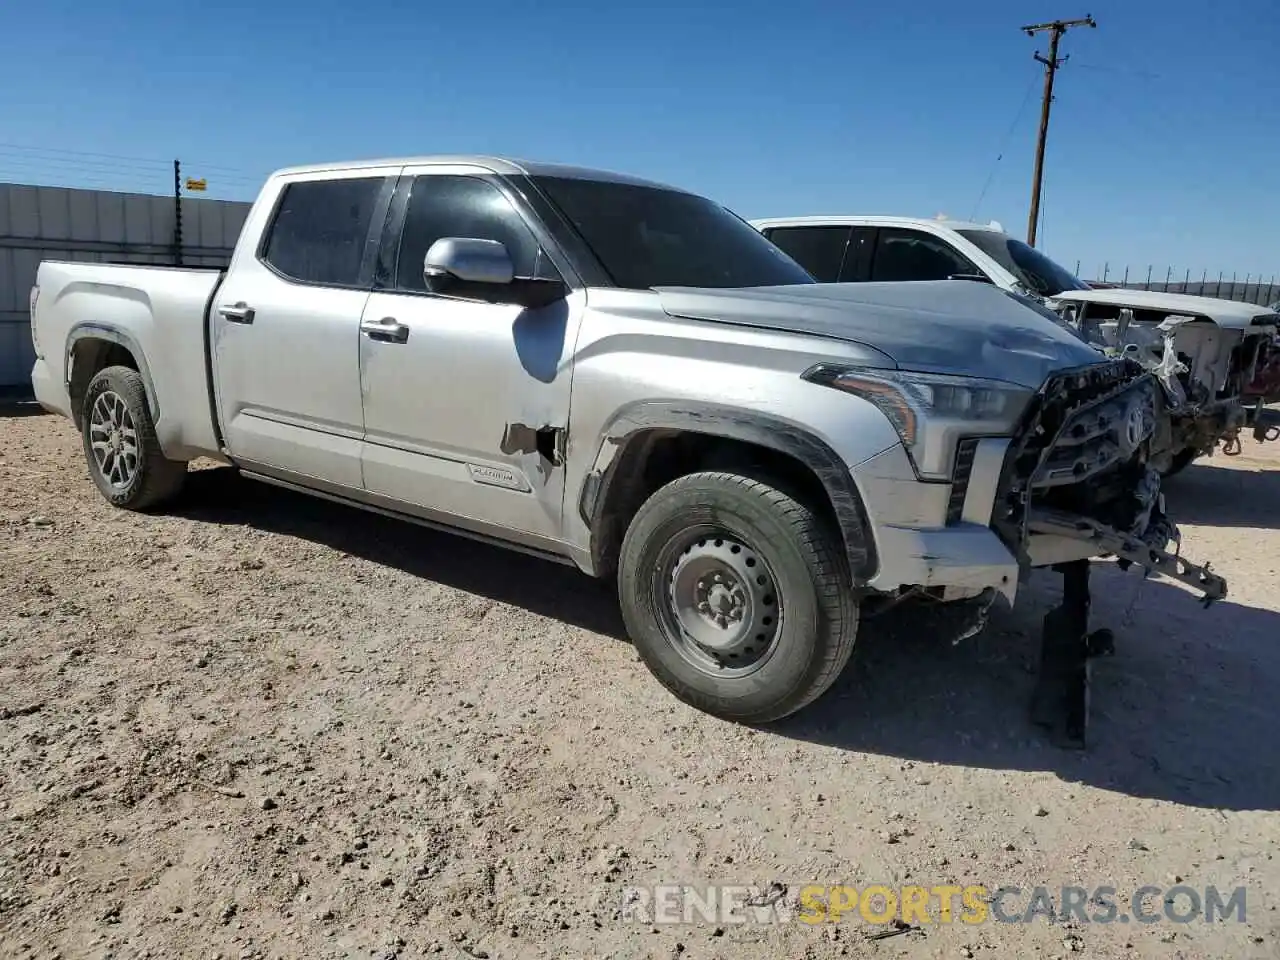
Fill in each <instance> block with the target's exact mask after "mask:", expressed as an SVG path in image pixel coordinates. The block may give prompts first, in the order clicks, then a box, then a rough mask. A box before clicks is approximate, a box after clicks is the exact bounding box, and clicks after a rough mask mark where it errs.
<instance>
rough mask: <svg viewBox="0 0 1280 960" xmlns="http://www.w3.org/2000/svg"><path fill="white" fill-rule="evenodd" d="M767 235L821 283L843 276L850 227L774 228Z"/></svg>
mask: <svg viewBox="0 0 1280 960" xmlns="http://www.w3.org/2000/svg"><path fill="white" fill-rule="evenodd" d="M766 236H767V237H768V238H769V239H770V240H772V241H773V242H774V243H776V244H777V245H778V246H780V247H781V248H782V249H783V250H785V251H786V252H787V255H788V256H790V257H791V259H792V260H794V261H795V262H796V263H798V264H800V266H802V267H804V268H805V269H806V270H808V271H809V272H810V273H811V274H813V278H814V279H815V280H818V281H819V282H821V283H835V282H836V281H837V280H839V279H840V264H841V263H842V262H844V249H845V245H846V243H847V242H848V240H849V228H848V227H774V228H773V229H772V230H769V231H768V232H767V233H766Z"/></svg>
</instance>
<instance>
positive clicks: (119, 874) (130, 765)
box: [0, 408, 1280, 960]
mask: <svg viewBox="0 0 1280 960" xmlns="http://www.w3.org/2000/svg"><path fill="white" fill-rule="evenodd" d="M190 479H191V483H190V487H189V490H188V492H187V493H186V495H185V496H184V498H183V500H182V502H181V503H180V504H179V505H178V506H177V507H176V508H175V509H174V511H173V512H172V513H170V514H169V515H164V516H140V515H134V514H129V513H125V512H121V511H116V510H112V509H111V508H110V507H108V506H107V504H106V503H105V502H104V501H103V500H102V499H101V498H100V497H99V496H98V494H97V493H96V491H95V490H94V488H93V487H92V485H91V483H90V482H89V480H88V478H87V476H86V472H85V467H84V464H83V461H82V457H81V453H80V449H79V442H78V438H77V436H76V435H75V433H74V430H73V428H72V427H71V426H70V425H69V424H68V423H67V422H66V421H63V420H59V419H55V418H52V417H48V416H44V415H38V414H35V413H33V412H32V411H30V410H29V409H27V410H23V409H20V408H10V409H9V410H7V411H5V412H3V413H0V598H3V599H0V956H3V957H6V958H8V957H15V958H23V957H28V956H31V957H52V956H61V957H63V958H72V957H94V958H102V957H108V956H110V957H114V958H131V957H175V956H178V957H188V956H190V957H202V958H211V957H216V956H221V957H224V958H254V957H307V958H323V957H381V958H390V957H400V958H407V957H419V956H428V957H431V956H443V957H445V958H450V960H465V958H468V957H485V956H488V957H492V958H495V960H496V958H523V957H530V958H534V957H547V958H557V960H558V958H576V957H583V958H585V957H617V958H624V957H660V958H674V957H681V958H725V960H730V958H732V960H739V958H744V960H750V958H778V957H787V958H800V957H805V958H825V957H835V956H854V957H910V958H923V957H963V958H971V957H976V958H981V960H987V958H992V960H994V958H1011V957H1041V956H1043V957H1053V956H1074V955H1076V954H1082V955H1084V956H1092V957H1187V958H1191V957H1232V958H1252V957H1258V958H1262V957H1268V958H1274V957H1276V956H1278V955H1280V914H1277V912H1276V902H1277V896H1276V893H1275V891H1276V889H1277V888H1278V885H1280V862H1278V861H1276V860H1275V859H1273V857H1274V855H1275V853H1276V852H1277V851H1280V813H1278V812H1277V811H1280V740H1277V729H1278V728H1280V722H1278V721H1280V696H1277V691H1278V690H1280V594H1278V593H1277V591H1276V585H1277V583H1278V582H1280V532H1277V527H1280V456H1277V453H1276V448H1275V447H1269V448H1265V449H1264V448H1259V447H1257V446H1256V445H1255V444H1253V442H1252V441H1251V440H1246V441H1245V452H1244V455H1243V456H1239V457H1235V458H1226V457H1222V456H1218V457H1215V458H1213V459H1212V460H1211V461H1209V462H1208V463H1205V464H1203V465H1199V464H1198V465H1196V466H1193V467H1192V468H1190V469H1189V470H1188V471H1187V472H1186V473H1184V474H1183V475H1182V476H1180V477H1179V478H1177V479H1176V480H1173V481H1170V483H1169V484H1168V496H1169V503H1170V509H1171V512H1172V513H1173V514H1174V515H1175V517H1176V518H1177V519H1178V520H1179V521H1180V522H1181V523H1182V525H1183V530H1184V533H1185V544H1184V546H1185V550H1186V552H1187V553H1188V554H1189V555H1190V556H1192V557H1194V558H1197V559H1203V558H1211V559H1212V560H1213V561H1214V566H1215V569H1217V570H1219V571H1220V572H1222V573H1224V574H1225V575H1226V576H1227V577H1228V579H1229V581H1230V585H1231V596H1230V599H1229V600H1227V601H1225V602H1223V603H1220V604H1218V605H1216V606H1214V607H1213V608H1212V609H1210V610H1208V611H1204V610H1201V609H1200V608H1199V606H1198V605H1197V603H1196V602H1195V599H1194V596H1193V595H1192V594H1191V593H1190V592H1188V591H1186V590H1184V589H1183V588H1181V587H1179V586H1177V585H1171V584H1169V583H1166V582H1160V581H1155V580H1151V581H1146V582H1143V581H1142V580H1141V579H1140V578H1139V577H1138V576H1137V575H1136V574H1134V573H1132V572H1131V573H1129V574H1127V575H1126V574H1122V573H1121V572H1119V571H1118V570H1117V569H1116V568H1115V567H1114V566H1112V565H1110V564H1100V565H1098V567H1097V568H1096V573H1095V575H1094V585H1095V603H1094V619H1095V623H1097V624H1108V625H1112V626H1114V627H1115V628H1116V632H1117V644H1118V649H1117V653H1116V656H1115V657H1114V658H1108V659H1104V660H1100V661H1097V662H1096V665H1095V673H1094V676H1095V681H1096V682H1095V687H1094V691H1093V719H1094V725H1093V736H1094V744H1093V745H1092V746H1091V748H1090V749H1089V750H1088V751H1087V752H1085V753H1083V754H1081V753H1073V752H1067V751H1061V750H1057V749H1055V748H1053V747H1051V746H1049V745H1048V744H1047V743H1046V742H1045V741H1044V740H1043V738H1042V737H1041V736H1040V735H1039V734H1038V733H1037V732H1036V731H1035V730H1034V728H1031V727H1030V726H1029V725H1028V723H1027V721H1026V719H1025V705H1026V703H1027V701H1028V697H1029V694H1030V691H1031V686H1032V682H1033V679H1034V675H1033V672H1032V671H1033V667H1034V664H1035V654H1036V645H1035V639H1036V637H1037V636H1038V631H1039V621H1040V618H1041V617H1042V616H1043V614H1044V612H1045V611H1046V610H1047V609H1048V607H1049V606H1051V605H1052V603H1053V602H1054V597H1055V594H1056V591H1057V586H1058V585H1057V580H1058V578H1057V577H1056V576H1053V575H1048V574H1045V575H1040V574H1037V575H1035V576H1034V577H1033V578H1032V579H1031V581H1030V582H1029V583H1028V584H1026V585H1025V586H1024V591H1023V593H1022V595H1021V596H1020V597H1019V602H1018V606H1017V609H1016V610H1015V611H1012V612H1010V611H1007V610H1005V611H997V613H996V614H995V616H994V618H993V620H992V623H991V624H990V625H989V626H988V628H987V629H986V630H985V631H984V632H983V633H982V634H980V635H979V636H977V637H975V638H974V639H973V640H970V641H967V642H965V643H963V644H961V645H959V646H955V647H953V646H952V645H951V644H950V643H948V642H947V640H946V635H945V623H941V622H939V621H937V620H936V619H931V618H930V617H928V616H926V615H925V613H924V612H922V611H911V610H907V611H902V612H894V613H892V614H889V615H886V616H884V617H882V618H880V619H878V620H875V621H872V622H868V623H867V624H865V626H864V630H863V633H862V635H861V637H860V638H859V647H858V650H857V651H856V652H855V655H854V660H853V663H852V664H851V666H850V668H849V669H848V670H847V671H846V673H845V675H844V676H843V677H842V678H841V679H840V681H839V682H838V683H837V685H836V687H835V688H834V689H833V690H832V691H831V693H830V694H828V695H827V696H826V697H825V698H824V699H822V700H821V701H820V702H819V703H818V704H816V705H815V706H813V707H812V708H810V709H809V710H808V711H806V712H804V713H802V714H801V715H799V716H798V717H794V718H791V719H790V720H788V721H786V722H783V723H781V724H778V725H776V726H774V727H771V728H769V729H767V730H750V729H745V728H742V727H739V726H734V725H731V724H728V723H724V722H721V721H718V720H715V719H713V718H711V717H708V716H705V715H703V714H699V713H697V712H695V711H693V710H691V709H689V708H686V707H684V706H683V705H681V704H679V703H678V702H676V701H675V700H673V699H672V698H671V697H670V696H669V695H668V694H666V693H665V692H664V691H663V690H662V689H661V688H660V687H659V685H658V684H657V683H656V681H654V680H653V679H651V678H650V676H649V675H648V673H647V672H646V671H645V669H644V667H643V666H642V665H641V664H640V663H639V662H638V660H637V658H636V656H635V654H634V653H633V651H632V649H631V647H630V646H629V644H628V643H627V642H626V641H625V639H623V637H622V631H621V626H620V618H619V615H618V612H617V608H616V604H615V601H614V599H613V596H612V593H611V590H610V589H608V588H605V587H601V586H599V585H597V584H595V583H594V582H592V581H590V580H588V579H586V578H584V577H582V576H581V575H579V574H577V573H576V572H574V571H571V570H567V569H562V568H558V567H556V566H554V565H550V564H546V563H543V562H541V561H537V560H533V559H529V558H525V557H523V556H520V555H518V554H514V553H509V552H507V551H502V550H498V549H495V548H489V547H485V546H481V545H477V544H473V543H470V542H468V541H465V540H461V539H456V538H452V537H448V536H445V535H440V534H435V533H430V532H426V531H423V530H421V529H418V528H416V527H412V526H409V525H404V524H397V523H395V522H392V521H384V520H382V519H381V518H377V517H373V516H369V515H366V514H363V513H360V512H357V511H353V510H349V509H346V508H343V507H339V506H335V505H332V504H329V503H326V502H323V501H319V500H314V499H311V498H307V497H303V496H299V495H294V494H291V493H286V492H283V491H279V490H275V489H273V488H269V487H265V486H261V485H257V484H254V483H251V482H249V481H245V480H241V479H239V478H238V477H237V476H236V474H235V473H234V472H232V471H231V470H229V469H226V468H221V467H212V468H206V469H202V470H199V471H198V472H196V473H195V475H194V476H192V477H191V478H190ZM1179 878H1180V879H1179ZM655 883H689V884H694V885H696V886H698V887H701V886H702V885H704V884H708V883H717V884H742V885H762V886H764V887H766V888H767V887H768V885H769V884H771V883H777V884H785V885H786V886H787V893H786V897H785V898H784V900H783V903H794V900H795V897H796V895H797V892H798V890H799V888H800V886H802V885H803V884H806V883H816V884H841V883H849V884H854V885H856V886H857V887H859V888H862V887H865V886H866V885H868V884H875V883H883V884H887V885H889V886H896V885H904V884H922V885H925V886H930V887H931V886H934V885H939V884H947V883H954V884H958V885H965V884H983V885H986V886H987V887H988V888H989V889H991V890H995V889H996V888H997V887H999V886H1002V885H1006V884H1012V885H1018V886H1020V887H1022V888H1023V889H1024V891H1025V892H1026V894H1027V896H1024V897H1023V898H1022V899H1021V900H1018V899H1016V898H1015V899H1012V900H1010V901H1008V903H1007V904H1006V907H1005V909H1006V912H1012V913H1015V914H1016V913H1020V912H1021V911H1022V910H1024V909H1025V908H1026V906H1027V901H1028V899H1029V893H1030V890H1031V888H1033V887H1035V886H1037V885H1044V886H1046V887H1048V888H1050V890H1052V891H1057V890H1058V889H1059V888H1060V887H1061V886H1062V885H1064V884H1071V885H1075V884H1078V885H1081V886H1084V887H1086V888H1088V889H1090V890H1092V889H1094V888H1095V887H1097V886H1102V885H1107V886H1111V887H1114V888H1116V889H1117V891H1119V895H1118V899H1119V900H1120V901H1121V903H1122V906H1123V905H1126V904H1127V900H1125V897H1126V895H1127V894H1128V893H1129V892H1131V891H1132V890H1134V889H1135V888H1137V887H1139V886H1142V885H1144V884H1151V885H1153V886H1157V887H1160V888H1162V889H1167V888H1169V887H1172V886H1173V885H1175V884H1176V883H1185V884H1187V885H1189V886H1191V887H1193V888H1195V889H1197V890H1199V891H1203V890H1204V889H1205V887H1206V886H1207V885H1210V884H1213V885H1216V886H1218V887H1219V888H1220V889H1222V890H1223V891H1225V892H1227V893H1229V892H1230V891H1231V890H1232V889H1234V888H1235V887H1238V886H1241V885H1243V886H1245V887H1246V896H1247V899H1246V903H1247V913H1246V922H1244V923H1239V922H1236V921H1235V920H1231V921H1229V922H1221V921H1219V922H1217V923H1214V924H1206V923H1204V922H1202V921H1197V922H1193V923H1189V924H1175V923H1171V922H1169V921H1168V920H1163V919H1162V920H1161V921H1160V922H1158V923H1154V924H1150V925H1147V924H1137V923H1130V924H1119V923H1113V924H1098V923H1081V922H1079V920H1078V919H1067V920H1066V921H1062V920H1058V921H1056V922H1049V921H1047V920H1045V919H1044V918H1043V917H1041V918H1038V919H1035V920H1034V922H1032V923H1030V924H1013V925H1011V924H1003V923H994V922H987V923H983V924H977V925H970V924H962V923H952V924H940V923H933V924H930V925H921V926H920V929H911V930H906V931H899V930H896V929H894V928H892V927H885V926H882V925H874V924H871V923H868V922H866V921H865V920H864V919H862V918H861V917H860V916H859V913H858V911H856V910H855V911H854V912H853V913H851V914H849V915H846V916H845V918H844V920H843V921H842V922H841V923H839V924H830V923H827V924H820V925H808V924H805V923H800V922H791V923H785V924H772V925H766V924H759V923H749V924H734V923H725V922H719V921H706V920H704V919H702V918H701V917H700V916H698V915H696V914H695V915H694V916H693V917H692V918H691V919H692V920H693V922H692V923H687V924H686V923H680V924H674V925H672V924H655V923H651V922H641V921H642V919H643V918H642V917H637V916H626V915H620V913H619V910H618V907H619V905H620V902H621V899H620V897H621V893H620V892H621V890H622V889H623V888H624V887H627V886H643V885H649V884H655ZM774 889H775V890H777V889H778V888H776V887H775V888H774ZM1161 899H1162V897H1160V896H1157V897H1156V898H1155V900H1154V903H1155V907H1156V909H1157V910H1159V909H1160V900H1161ZM1090 912H1091V913H1094V912H1096V911H1094V910H1090ZM1121 912H1123V910H1122V911H1121ZM933 916H934V919H937V912H936V910H935V911H934V913H933ZM878 933H894V934H898V935H895V936H890V937H885V938H882V939H872V938H873V937H875V935H876V934H878Z"/></svg>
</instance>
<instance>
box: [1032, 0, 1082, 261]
mask: <svg viewBox="0 0 1280 960" xmlns="http://www.w3.org/2000/svg"><path fill="white" fill-rule="evenodd" d="M1096 26H1097V23H1095V22H1094V19H1093V17H1091V16H1089V15H1088V14H1085V16H1084V18H1083V19H1080V20H1054V21H1053V22H1052V23H1034V24H1031V25H1030V26H1026V27H1023V28H1022V30H1023V32H1024V33H1026V35H1027V36H1029V37H1034V36H1035V35H1036V34H1037V33H1046V32H1047V33H1048V34H1049V56H1048V57H1042V56H1040V51H1039V50H1037V51H1036V59H1037V60H1039V61H1040V62H1041V63H1043V64H1044V100H1043V102H1042V103H1041V105H1040V135H1039V136H1038V137H1037V138H1036V169H1035V174H1034V175H1033V177H1032V181H1031V211H1030V213H1029V214H1028V215H1027V243H1029V244H1030V245H1031V246H1033V247H1034V246H1035V245H1036V223H1037V221H1038V220H1039V219H1040V186H1041V183H1042V181H1043V179H1044V146H1045V141H1046V140H1047V139H1048V137H1049V107H1050V105H1051V104H1052V103H1053V77H1054V74H1056V73H1057V72H1058V68H1059V67H1061V66H1062V65H1063V64H1064V63H1066V62H1067V57H1061V58H1060V57H1059V56H1058V43H1059V41H1061V40H1062V35H1063V34H1064V33H1066V32H1067V31H1068V30H1070V29H1071V28H1072V27H1096Z"/></svg>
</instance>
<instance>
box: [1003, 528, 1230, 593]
mask: <svg viewBox="0 0 1280 960" xmlns="http://www.w3.org/2000/svg"><path fill="white" fill-rule="evenodd" d="M1028 527H1029V528H1030V529H1031V531H1032V532H1033V533H1040V534H1048V535H1051V536H1058V537H1067V538H1069V539H1073V540H1080V541H1082V542H1085V543H1088V544H1090V545H1091V546H1093V547H1096V551H1095V554H1113V555H1115V556H1116V557H1118V558H1120V559H1121V560H1122V561H1124V562H1125V564H1126V565H1128V564H1135V565H1137V566H1140V567H1142V568H1144V569H1145V570H1148V571H1150V572H1153V573H1159V574H1162V575H1164V576H1166V577H1169V578H1170V579H1172V580H1177V581H1179V582H1180V583H1185V584H1186V585H1187V586H1189V587H1193V588H1195V589H1197V590H1200V591H1202V592H1203V596H1202V597H1201V598H1200V599H1201V602H1202V603H1203V604H1204V605H1205V606H1206V607H1207V606H1209V604H1211V603H1213V602H1214V601H1215V600H1221V599H1223V598H1224V597H1226V595H1227V581H1226V580H1225V579H1224V578H1223V577H1221V576H1220V575H1219V574H1216V573H1214V572H1213V571H1212V570H1211V569H1210V567H1209V564H1207V563H1205V564H1197V563H1192V562H1191V561H1190V560H1187V559H1186V558H1185V557H1183V556H1182V555H1181V549H1180V548H1181V537H1180V536H1179V534H1178V531H1177V527H1175V526H1174V525H1173V524H1172V523H1170V522H1169V521H1168V520H1166V519H1164V518H1160V519H1158V520H1157V521H1156V522H1154V523H1153V524H1151V525H1150V526H1149V527H1148V529H1147V531H1146V532H1145V533H1144V534H1143V536H1141V537H1135V536H1133V535H1132V534H1128V535H1126V534H1123V533H1121V532H1120V531H1119V530H1116V529H1113V528H1112V527H1108V526H1106V525H1105V524H1102V523H1099V522H1098V521H1096V520H1090V519H1089V518H1088V517H1080V516H1075V515H1072V514H1069V513H1062V512H1061V511H1057V510H1044V509H1040V510H1033V511H1032V512H1031V516H1030V518H1029V520H1028ZM1171 541H1172V542H1173V543H1175V544H1177V545H1178V550H1177V552H1174V553H1169V552H1168V551H1167V550H1166V549H1165V547H1166V546H1167V545H1168V544H1169V543H1170V542H1171Z"/></svg>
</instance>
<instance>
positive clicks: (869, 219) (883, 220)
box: [751, 214, 1004, 233]
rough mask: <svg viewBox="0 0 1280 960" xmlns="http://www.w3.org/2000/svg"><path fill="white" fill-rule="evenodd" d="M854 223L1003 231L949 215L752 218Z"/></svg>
mask: <svg viewBox="0 0 1280 960" xmlns="http://www.w3.org/2000/svg"><path fill="white" fill-rule="evenodd" d="M854 224H869V225H875V226H881V227H919V226H932V227H942V228H943V229H946V230H989V231H991V232H992V233H1003V232H1004V230H1003V228H1002V227H1001V226H1000V224H998V223H973V222H971V221H968V220H951V219H949V218H947V217H890V216H882V215H872V216H863V215H856V214H834V215H829V216H828V215H817V216H807V217H763V218H761V219H759V220H752V221H751V225H752V226H753V227H755V228H756V229H757V230H763V229H764V228H765V227H782V226H787V227H802V226H829V227H844V226H852V225H854Z"/></svg>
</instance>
